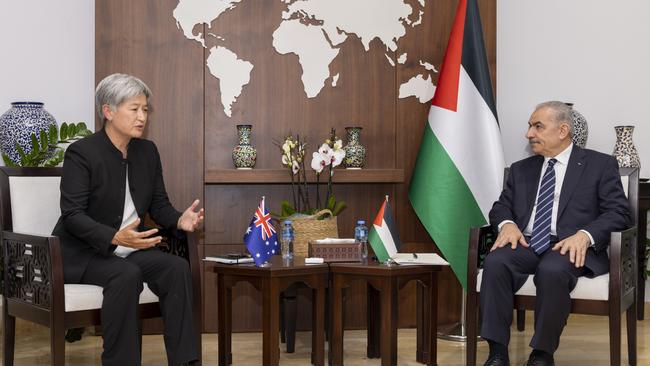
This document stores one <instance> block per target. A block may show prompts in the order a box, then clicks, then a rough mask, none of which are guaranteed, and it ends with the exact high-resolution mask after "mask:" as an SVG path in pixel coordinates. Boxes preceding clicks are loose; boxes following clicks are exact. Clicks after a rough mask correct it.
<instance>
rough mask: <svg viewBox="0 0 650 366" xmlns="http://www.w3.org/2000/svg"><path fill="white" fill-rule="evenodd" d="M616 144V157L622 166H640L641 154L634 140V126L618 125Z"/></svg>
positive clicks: (615, 128)
mask: <svg viewBox="0 0 650 366" xmlns="http://www.w3.org/2000/svg"><path fill="white" fill-rule="evenodd" d="M614 130H616V145H614V153H613V154H612V155H614V157H615V158H616V160H617V161H618V166H619V167H621V168H640V167H641V162H640V160H639V154H638V153H637V152H636V147H634V142H633V141H632V132H634V126H616V127H614Z"/></svg>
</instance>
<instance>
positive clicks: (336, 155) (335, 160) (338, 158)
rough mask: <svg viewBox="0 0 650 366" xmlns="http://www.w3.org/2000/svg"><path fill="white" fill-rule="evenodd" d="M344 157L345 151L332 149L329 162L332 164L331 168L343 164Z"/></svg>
mask: <svg viewBox="0 0 650 366" xmlns="http://www.w3.org/2000/svg"><path fill="white" fill-rule="evenodd" d="M344 157H345V150H343V149H338V150H337V149H334V150H332V153H331V156H330V162H331V164H332V168H334V167H336V166H339V165H340V164H341V162H343V158H344Z"/></svg>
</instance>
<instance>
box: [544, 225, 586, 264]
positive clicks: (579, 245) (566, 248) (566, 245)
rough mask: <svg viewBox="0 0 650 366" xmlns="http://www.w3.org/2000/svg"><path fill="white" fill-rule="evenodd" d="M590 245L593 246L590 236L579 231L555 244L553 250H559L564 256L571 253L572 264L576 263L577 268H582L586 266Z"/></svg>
mask: <svg viewBox="0 0 650 366" xmlns="http://www.w3.org/2000/svg"><path fill="white" fill-rule="evenodd" d="M589 244H591V240H590V239H589V236H588V235H587V234H585V233H584V232H582V231H578V232H577V233H575V234H573V235H571V236H570V237H568V238H566V239H564V240H562V241H560V242H558V243H557V244H555V246H554V247H553V250H559V251H560V254H562V255H565V254H566V253H567V252H569V260H570V261H571V263H574V264H575V266H576V268H580V267H582V266H584V265H585V257H586V256H587V249H588V248H589Z"/></svg>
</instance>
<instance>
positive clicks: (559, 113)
mask: <svg viewBox="0 0 650 366" xmlns="http://www.w3.org/2000/svg"><path fill="white" fill-rule="evenodd" d="M543 108H550V109H551V110H552V111H553V114H554V117H555V122H557V123H563V122H564V123H566V124H567V125H569V136H571V137H573V131H574V126H573V118H571V107H570V106H568V105H567V104H566V103H564V102H558V101H557V100H552V101H549V102H544V103H540V104H538V105H537V107H535V110H536V111H537V110H540V109H543Z"/></svg>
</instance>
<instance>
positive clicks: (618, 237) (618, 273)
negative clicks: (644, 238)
mask: <svg viewBox="0 0 650 366" xmlns="http://www.w3.org/2000/svg"><path fill="white" fill-rule="evenodd" d="M636 236H637V230H636V227H631V228H629V229H627V230H623V231H617V232H613V233H612V234H611V237H610V248H609V276H610V277H609V298H610V299H613V298H620V299H621V307H622V308H623V309H627V307H628V306H629V305H630V304H631V303H633V302H634V301H635V289H636V285H637V283H636V281H637V260H636V256H637V250H636V248H637V240H636Z"/></svg>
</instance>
